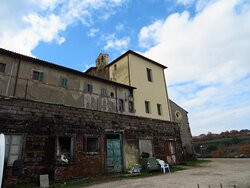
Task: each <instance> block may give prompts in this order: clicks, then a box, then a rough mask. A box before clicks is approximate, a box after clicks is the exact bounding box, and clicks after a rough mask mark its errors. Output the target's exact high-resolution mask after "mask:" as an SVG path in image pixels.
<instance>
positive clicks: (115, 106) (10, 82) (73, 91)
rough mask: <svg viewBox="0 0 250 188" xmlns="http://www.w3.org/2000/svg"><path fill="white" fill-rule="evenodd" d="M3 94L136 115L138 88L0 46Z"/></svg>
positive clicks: (0, 88)
mask: <svg viewBox="0 0 250 188" xmlns="http://www.w3.org/2000/svg"><path fill="white" fill-rule="evenodd" d="M0 65H2V66H4V70H3V71H0V95H2V96H14V97H18V98H23V99H31V100H36V101H44V102H50V103H57V104H64V105H69V106H75V107H80V108H87V109H93V110H101V111H107V112H116V113H122V114H130V115H133V114H134V99H133V89H135V88H134V87H131V86H127V85H124V84H120V83H116V82H113V81H110V80H106V79H102V78H99V77H95V76H91V75H89V74H85V73H83V72H79V71H76V70H72V69H69V68H66V67H62V66H59V65H55V64H52V63H49V62H46V61H42V60H39V59H35V58H32V57H28V56H24V55H21V54H17V53H14V52H10V51H7V50H4V49H0Z"/></svg>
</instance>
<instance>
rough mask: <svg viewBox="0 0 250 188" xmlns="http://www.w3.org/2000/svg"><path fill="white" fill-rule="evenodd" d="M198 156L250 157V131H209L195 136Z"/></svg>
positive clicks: (194, 141)
mask: <svg viewBox="0 0 250 188" xmlns="http://www.w3.org/2000/svg"><path fill="white" fill-rule="evenodd" d="M193 146H194V149H195V152H196V154H197V156H198V157H250V131H249V130H247V131H246V130H244V131H239V132H238V131H235V130H233V131H230V132H229V131H226V134H225V132H223V133H221V134H213V133H208V134H207V135H204V134H203V135H200V136H198V137H194V138H193Z"/></svg>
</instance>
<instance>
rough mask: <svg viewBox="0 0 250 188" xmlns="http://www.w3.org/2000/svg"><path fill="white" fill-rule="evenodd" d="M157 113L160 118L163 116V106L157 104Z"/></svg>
mask: <svg viewBox="0 0 250 188" xmlns="http://www.w3.org/2000/svg"><path fill="white" fill-rule="evenodd" d="M157 112H158V115H159V116H161V115H162V109H161V104H157Z"/></svg>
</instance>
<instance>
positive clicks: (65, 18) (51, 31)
mask: <svg viewBox="0 0 250 188" xmlns="http://www.w3.org/2000/svg"><path fill="white" fill-rule="evenodd" d="M125 1H126V0H70V1H68V0H41V1H37V0H24V1H15V0H8V1H0V23H1V24H0V46H1V47H2V48H6V49H9V50H13V51H16V52H19V53H23V54H26V55H31V52H32V50H33V49H34V48H35V47H36V46H37V45H38V44H39V42H41V41H44V42H51V41H56V42H57V43H58V44H61V43H63V42H64V41H65V38H64V37H63V36H62V32H63V31H65V29H66V28H67V26H69V25H72V24H74V23H76V22H80V23H81V24H84V25H85V26H91V25H92V24H93V23H94V21H93V20H95V19H98V18H99V17H100V18H99V19H101V17H102V16H103V15H106V13H107V12H108V15H112V14H114V12H115V11H116V10H115V8H117V7H119V6H121V5H122V4H123V3H124V2H125ZM107 5H109V6H107ZM11 10H13V11H14V12H13V11H11ZM96 17H97V18H96ZM94 32H95V31H94ZM94 32H93V30H92V34H94Z"/></svg>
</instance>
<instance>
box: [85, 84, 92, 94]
mask: <svg viewBox="0 0 250 188" xmlns="http://www.w3.org/2000/svg"><path fill="white" fill-rule="evenodd" d="M84 91H85V92H88V93H92V92H93V86H92V85H91V84H86V85H85V88H84Z"/></svg>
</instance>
